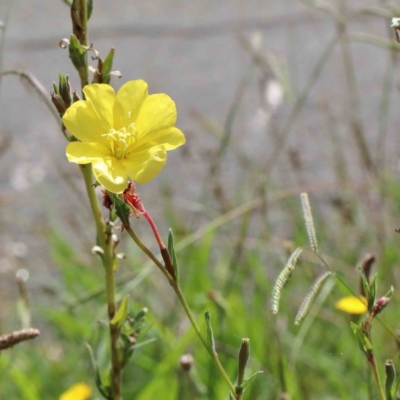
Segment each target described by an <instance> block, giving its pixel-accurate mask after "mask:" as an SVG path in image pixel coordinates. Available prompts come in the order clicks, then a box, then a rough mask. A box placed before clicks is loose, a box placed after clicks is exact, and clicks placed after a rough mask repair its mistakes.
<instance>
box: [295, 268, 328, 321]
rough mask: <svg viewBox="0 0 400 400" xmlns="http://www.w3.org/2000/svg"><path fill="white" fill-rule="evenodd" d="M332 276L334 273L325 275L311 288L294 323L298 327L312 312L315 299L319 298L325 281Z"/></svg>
mask: <svg viewBox="0 0 400 400" xmlns="http://www.w3.org/2000/svg"><path fill="white" fill-rule="evenodd" d="M331 275H332V272H330V271H327V272H325V273H323V274H322V275H320V276H319V277H318V278H317V279H316V281H315V282H314V284H313V285H312V286H311V289H310V291H309V292H308V293H307V295H306V297H305V298H304V300H303V302H302V303H301V306H300V308H299V311H298V312H297V315H296V319H295V321H294V323H295V324H296V325H298V324H299V323H300V322H301V321H302V320H303V319H304V318H305V317H306V315H307V314H308V312H309V311H310V308H311V306H312V305H313V303H314V300H315V298H316V297H317V294H318V293H319V291H320V290H321V288H322V286H323V285H324V283H325V281H326V280H327V279H328V278H329V277H330V276H331Z"/></svg>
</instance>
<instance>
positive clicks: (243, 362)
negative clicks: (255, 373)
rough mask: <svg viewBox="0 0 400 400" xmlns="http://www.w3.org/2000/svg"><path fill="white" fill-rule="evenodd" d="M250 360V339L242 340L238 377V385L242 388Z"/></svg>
mask: <svg viewBox="0 0 400 400" xmlns="http://www.w3.org/2000/svg"><path fill="white" fill-rule="evenodd" d="M249 358H250V339H247V338H244V339H242V344H241V346H240V349H239V356H238V377H237V384H238V386H240V385H241V384H242V383H243V382H244V374H245V372H246V367H247V362H248V361H249Z"/></svg>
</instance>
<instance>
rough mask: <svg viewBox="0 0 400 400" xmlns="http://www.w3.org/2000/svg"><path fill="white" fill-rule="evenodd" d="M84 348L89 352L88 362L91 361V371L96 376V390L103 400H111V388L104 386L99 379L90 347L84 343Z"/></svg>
mask: <svg viewBox="0 0 400 400" xmlns="http://www.w3.org/2000/svg"><path fill="white" fill-rule="evenodd" d="M85 346H86V348H87V349H88V351H89V355H90V360H91V361H92V366H93V369H94V373H95V375H96V386H97V389H99V392H100V393H101V394H102V395H103V396H104V398H105V399H107V400H112V394H111V386H110V385H106V384H104V383H103V380H102V379H101V375H100V371H99V368H98V366H97V362H96V359H95V358H94V354H93V350H92V347H91V346H90V344H89V343H85Z"/></svg>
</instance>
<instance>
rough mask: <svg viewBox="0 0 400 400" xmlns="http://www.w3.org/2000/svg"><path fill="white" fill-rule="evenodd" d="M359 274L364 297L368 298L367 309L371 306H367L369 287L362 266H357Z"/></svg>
mask: <svg viewBox="0 0 400 400" xmlns="http://www.w3.org/2000/svg"><path fill="white" fill-rule="evenodd" d="M359 271H360V274H361V280H362V284H363V288H364V292H365V297H366V298H367V300H368V310H370V309H371V308H370V307H369V298H370V294H371V291H370V288H369V283H368V279H367V277H366V276H365V273H364V270H363V269H362V268H359Z"/></svg>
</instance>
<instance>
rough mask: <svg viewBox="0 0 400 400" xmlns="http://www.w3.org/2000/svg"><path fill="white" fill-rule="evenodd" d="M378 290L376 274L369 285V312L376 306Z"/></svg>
mask: <svg viewBox="0 0 400 400" xmlns="http://www.w3.org/2000/svg"><path fill="white" fill-rule="evenodd" d="M376 289H377V282H376V274H375V275H374V277H373V278H372V279H371V281H370V283H369V295H368V310H371V309H372V307H373V306H374V304H375V300H376V291H377V290H376Z"/></svg>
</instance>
